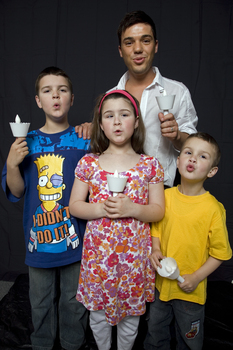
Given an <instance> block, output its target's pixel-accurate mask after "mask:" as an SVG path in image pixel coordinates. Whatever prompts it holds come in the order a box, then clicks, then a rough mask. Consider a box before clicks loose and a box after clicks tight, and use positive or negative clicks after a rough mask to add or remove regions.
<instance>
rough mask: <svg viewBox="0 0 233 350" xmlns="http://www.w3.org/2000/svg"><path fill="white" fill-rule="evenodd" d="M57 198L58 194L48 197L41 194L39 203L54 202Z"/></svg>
mask: <svg viewBox="0 0 233 350" xmlns="http://www.w3.org/2000/svg"><path fill="white" fill-rule="evenodd" d="M59 198H60V194H59V193H55V194H50V195H48V194H46V195H44V194H41V195H40V200H41V201H56V200H58V199H59Z"/></svg>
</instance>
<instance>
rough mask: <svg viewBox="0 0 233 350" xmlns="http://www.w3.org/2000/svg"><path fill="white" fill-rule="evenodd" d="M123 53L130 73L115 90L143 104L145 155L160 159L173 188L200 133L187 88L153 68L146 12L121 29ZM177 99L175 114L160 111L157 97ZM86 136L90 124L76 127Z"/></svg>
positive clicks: (152, 36)
mask: <svg viewBox="0 0 233 350" xmlns="http://www.w3.org/2000/svg"><path fill="white" fill-rule="evenodd" d="M118 39H119V53H120V56H121V57H122V58H123V60H124V62H125V64H126V66H127V68H128V71H127V72H126V73H125V74H124V75H123V77H122V78H121V79H120V81H119V83H118V85H117V86H116V87H114V89H124V90H127V91H128V92H130V93H131V94H132V95H133V96H135V97H136V98H137V99H138V101H139V102H140V108H141V112H142V117H143V121H144V124H145V127H146V142H145V146H144V150H145V153H146V154H148V155H151V156H154V157H156V158H158V160H159V161H160V162H161V163H162V165H163V167H164V173H165V178H164V185H165V186H169V187H171V186H173V182H174V179H175V175H176V159H177V156H178V153H179V150H180V148H181V145H182V143H183V142H184V140H185V139H186V138H187V137H188V135H189V134H192V133H195V132H196V128H195V127H196V125H197V121H198V118H197V115H196V111H195V108H194V106H193V103H192V100H191V96H190V93H189V90H188V89H187V87H186V86H185V85H184V84H182V83H180V82H177V81H174V80H171V79H167V78H164V77H162V76H161V74H160V72H159V70H158V68H157V67H153V66H152V62H153V58H154V55H155V53H156V52H157V51H158V40H157V37H156V29H155V24H154V22H153V20H152V19H151V18H150V17H149V16H148V15H147V14H146V13H145V12H143V11H134V12H130V13H128V14H126V15H125V17H124V18H123V19H122V21H121V22H120V25H119V28H118ZM165 93H166V94H167V95H175V101H174V105H173V108H172V110H171V112H172V113H170V112H169V113H168V114H166V115H165V114H164V113H162V111H161V110H160V109H159V106H158V103H157V100H156V96H160V95H164V94H165ZM76 130H77V131H78V132H79V134H80V135H81V133H82V132H83V136H84V137H85V136H87V137H90V130H88V123H85V124H82V125H81V126H79V127H76Z"/></svg>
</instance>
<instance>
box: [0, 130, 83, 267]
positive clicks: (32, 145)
mask: <svg viewBox="0 0 233 350" xmlns="http://www.w3.org/2000/svg"><path fill="white" fill-rule="evenodd" d="M26 141H27V144H28V148H29V154H28V155H27V156H26V157H25V159H24V160H23V162H22V163H21V164H20V171H21V174H22V177H23V179H24V185H25V192H24V196H25V200H24V217H23V225H24V234H25V243H26V259H25V263H26V264H27V265H29V266H32V267H38V268H39V267H40V268H50V267H56V266H64V265H68V264H71V263H74V262H76V261H79V260H81V255H82V244H83V235H84V232H85V226H86V221H84V220H81V219H77V218H74V217H72V216H71V215H70V212H69V207H68V205H69V198H70V192H71V189H72V186H73V182H74V170H75V167H76V165H77V163H78V161H79V159H80V158H82V157H83V156H84V155H85V154H86V153H87V151H88V148H89V143H90V142H89V140H83V138H79V137H78V135H77V134H76V133H75V129H74V127H72V126H70V127H69V128H68V129H66V130H65V131H63V132H60V133H57V134H45V133H43V132H41V131H40V130H34V131H31V132H30V133H28V135H27V139H26ZM2 187H3V189H4V191H5V193H6V195H7V198H8V199H9V200H10V201H12V202H17V201H18V200H19V198H17V197H15V196H13V195H12V193H11V192H10V191H9V189H8V187H7V185H6V164H5V167H4V169H3V172H2Z"/></svg>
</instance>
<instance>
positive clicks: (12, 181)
mask: <svg viewBox="0 0 233 350" xmlns="http://www.w3.org/2000/svg"><path fill="white" fill-rule="evenodd" d="M28 153H29V152H28V147H27V142H26V141H25V138H23V137H20V138H17V139H16V140H15V142H14V143H13V144H12V145H11V148H10V151H9V154H8V157H7V161H6V165H7V175H6V182H7V186H8V188H9V189H10V191H11V193H12V194H13V195H14V196H15V197H17V198H20V197H21V196H22V195H23V192H24V180H23V178H22V175H21V173H20V170H19V164H20V163H21V162H22V161H23V160H24V158H25V157H26V155H27V154H28Z"/></svg>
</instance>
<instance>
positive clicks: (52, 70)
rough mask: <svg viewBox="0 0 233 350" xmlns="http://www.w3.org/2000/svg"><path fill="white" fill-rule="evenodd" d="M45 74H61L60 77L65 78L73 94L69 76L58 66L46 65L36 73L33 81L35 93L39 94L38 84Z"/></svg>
mask: <svg viewBox="0 0 233 350" xmlns="http://www.w3.org/2000/svg"><path fill="white" fill-rule="evenodd" d="M46 75H56V76H59V75H61V76H62V77H64V78H66V79H67V82H68V85H69V88H70V91H71V94H73V84H72V82H71V80H70V78H69V76H68V75H67V74H66V72H65V71H64V70H62V69H60V68H58V67H53V66H51V67H47V68H45V69H43V70H42V71H41V72H40V74H39V75H38V77H37V79H36V82H35V90H36V95H39V85H40V81H41V79H42V78H43V77H45V76H46Z"/></svg>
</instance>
